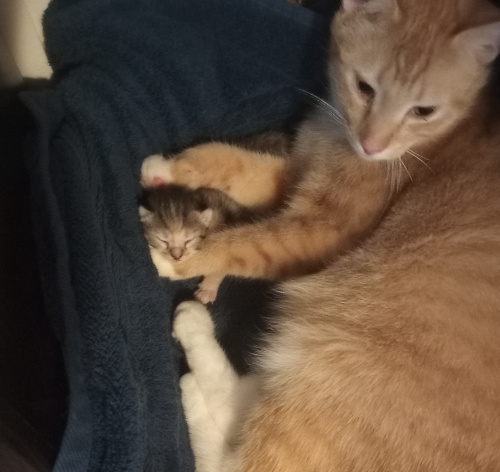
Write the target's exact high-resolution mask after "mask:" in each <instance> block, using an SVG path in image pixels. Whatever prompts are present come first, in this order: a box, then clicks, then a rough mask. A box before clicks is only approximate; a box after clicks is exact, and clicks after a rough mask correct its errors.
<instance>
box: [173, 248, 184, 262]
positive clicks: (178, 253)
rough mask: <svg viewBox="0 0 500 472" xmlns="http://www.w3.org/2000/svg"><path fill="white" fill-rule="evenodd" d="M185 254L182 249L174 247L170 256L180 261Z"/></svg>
mask: <svg viewBox="0 0 500 472" xmlns="http://www.w3.org/2000/svg"><path fill="white" fill-rule="evenodd" d="M183 253H184V250H183V249H182V248H181V247H173V248H172V249H170V254H171V255H172V257H173V258H174V259H175V260H176V261H178V260H179V259H180V258H181V257H182V254H183Z"/></svg>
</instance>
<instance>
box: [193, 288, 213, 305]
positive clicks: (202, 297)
mask: <svg viewBox="0 0 500 472" xmlns="http://www.w3.org/2000/svg"><path fill="white" fill-rule="evenodd" d="M194 296H195V298H196V300H198V301H199V302H200V303H203V304H204V305H206V304H207V303H213V302H214V301H215V299H216V297H217V290H215V291H214V290H207V289H203V288H199V289H198V290H196V292H195V293H194Z"/></svg>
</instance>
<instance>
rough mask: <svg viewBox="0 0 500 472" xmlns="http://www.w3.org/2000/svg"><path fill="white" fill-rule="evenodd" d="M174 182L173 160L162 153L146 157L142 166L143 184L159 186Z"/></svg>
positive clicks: (145, 185) (144, 185)
mask: <svg viewBox="0 0 500 472" xmlns="http://www.w3.org/2000/svg"><path fill="white" fill-rule="evenodd" d="M172 182H173V177H172V162H171V160H168V159H165V157H164V156H163V155H161V154H153V155H152V156H149V157H146V159H144V162H143V163H142V168H141V185H142V186H143V187H145V188H147V187H159V186H161V185H167V184H169V183H172Z"/></svg>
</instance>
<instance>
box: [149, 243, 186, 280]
mask: <svg viewBox="0 0 500 472" xmlns="http://www.w3.org/2000/svg"><path fill="white" fill-rule="evenodd" d="M149 252H150V254H151V260H152V261H153V264H154V265H155V267H156V270H157V271H158V275H159V276H160V277H168V278H169V279H171V280H179V279H183V278H185V277H182V275H180V274H179V273H178V272H177V271H176V270H175V264H174V263H173V262H172V261H171V260H170V259H168V258H167V257H166V256H164V255H163V254H162V253H161V252H160V251H158V249H156V248H154V247H151V248H150V250H149Z"/></svg>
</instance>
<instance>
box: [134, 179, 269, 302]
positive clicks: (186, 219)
mask: <svg viewBox="0 0 500 472" xmlns="http://www.w3.org/2000/svg"><path fill="white" fill-rule="evenodd" d="M141 200H142V201H141V206H140V207H139V214H140V218H141V222H142V226H143V230H144V235H145V237H146V239H147V241H148V244H149V246H150V247H151V248H155V250H157V251H158V252H159V253H161V254H162V256H163V257H166V258H168V259H169V260H171V261H183V260H186V259H188V258H189V257H191V256H192V255H193V254H195V253H196V252H197V251H199V250H200V247H201V245H202V243H203V240H204V239H205V238H206V236H207V235H208V234H209V233H211V232H213V231H216V230H220V229H221V228H222V227H224V226H229V225H235V224H237V223H240V224H241V223H242V222H245V221H252V220H253V219H254V218H257V216H258V215H259V212H258V211H257V210H255V211H253V212H252V211H250V210H249V209H248V208H246V207H244V206H243V205H240V204H238V203H237V202H235V201H234V200H233V199H231V198H230V197H228V196H227V195H225V194H224V193H223V192H221V191H219V190H216V189H212V188H197V189H195V190H192V189H189V188H187V187H184V186H181V185H175V184H170V185H159V186H158V185H157V186H155V187H150V188H146V189H145V191H144V192H143V195H142V198H141ZM260 213H262V212H260ZM221 280H222V278H219V277H214V276H210V275H208V276H207V277H205V278H204V280H203V282H202V286H201V287H200V288H199V289H198V290H197V292H196V298H197V299H198V300H199V301H202V302H203V303H208V302H212V301H214V300H215V297H216V295H217V289H218V286H219V284H220V282H221Z"/></svg>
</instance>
